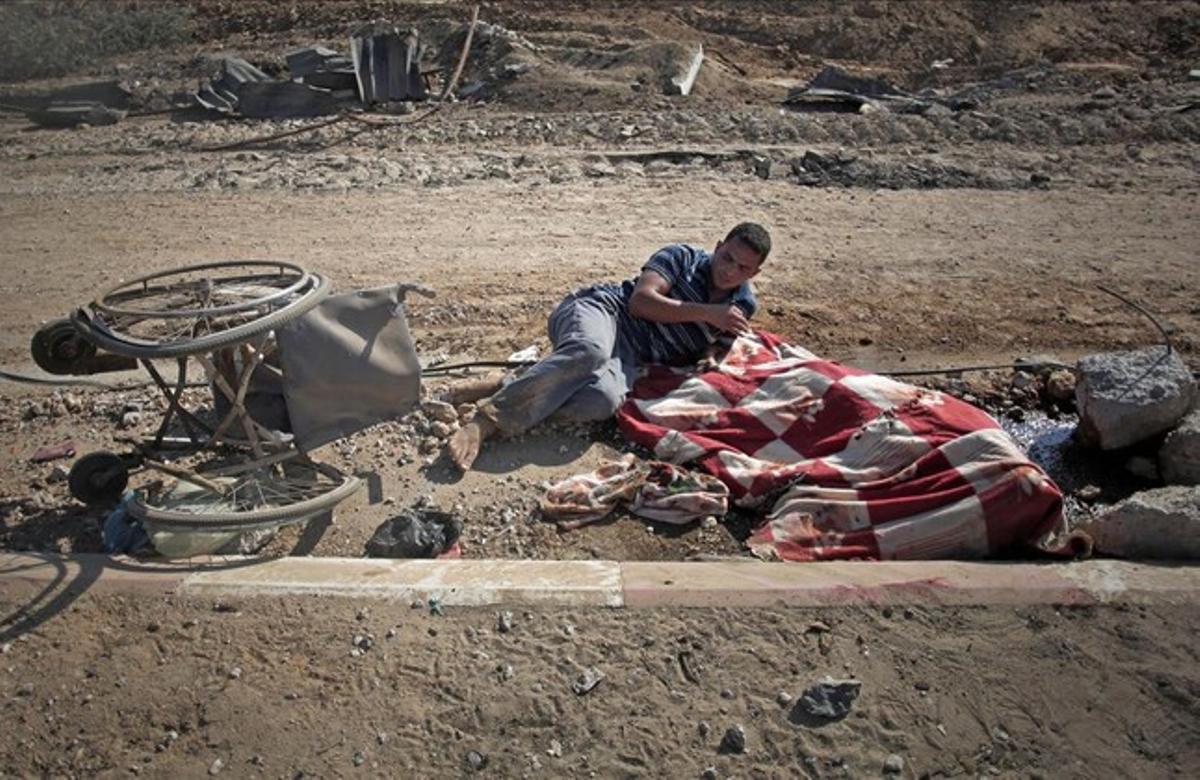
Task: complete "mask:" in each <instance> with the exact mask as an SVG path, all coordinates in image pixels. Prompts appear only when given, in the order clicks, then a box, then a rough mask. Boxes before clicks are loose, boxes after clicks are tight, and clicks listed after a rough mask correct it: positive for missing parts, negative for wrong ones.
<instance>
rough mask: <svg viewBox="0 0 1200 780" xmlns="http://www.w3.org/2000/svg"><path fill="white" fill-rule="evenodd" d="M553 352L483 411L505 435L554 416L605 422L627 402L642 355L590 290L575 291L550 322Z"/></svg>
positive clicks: (517, 379) (558, 307)
mask: <svg viewBox="0 0 1200 780" xmlns="http://www.w3.org/2000/svg"><path fill="white" fill-rule="evenodd" d="M549 331H550V342H551V344H553V345H554V350H553V351H552V352H551V353H550V354H549V355H548V356H546V357H545V358H544V359H543V360H541V361H540V362H538V363H536V364H534V365H533V366H531V367H530V368H528V369H527V370H526V371H525V372H524V373H523V374H521V375H520V376H518V377H517V378H516V379H514V380H513V381H511V382H509V383H508V384H507V385H505V386H504V387H503V388H501V389H500V391H499V392H497V393H496V394H495V395H493V396H492V397H491V399H489V400H488V401H485V402H483V403H482V404H480V411H481V412H483V413H484V414H486V415H487V416H488V417H491V418H492V419H493V420H495V421H496V424H497V425H498V426H499V427H500V430H502V431H504V432H505V433H518V432H520V431H523V430H525V429H527V428H532V427H533V426H534V425H537V424H538V423H540V422H541V421H542V420H545V419H546V418H548V417H550V416H551V415H553V416H554V417H555V418H556V419H563V420H574V421H584V420H604V419H607V418H609V417H611V416H612V415H613V414H614V413H615V412H616V411H617V408H618V407H620V405H621V403H622V402H623V401H624V400H625V394H626V393H628V392H629V389H630V388H631V387H632V386H633V380H634V379H635V378H636V372H637V359H636V355H634V353H633V350H632V349H631V348H630V347H629V346H628V345H623V344H622V343H621V342H622V341H623V340H622V339H621V338H619V337H618V333H617V315H616V314H614V313H613V312H611V311H609V309H608V308H607V307H605V305H604V304H602V303H601V302H599V301H597V300H595V299H593V298H590V297H588V296H587V295H586V294H583V295H581V294H579V293H572V294H571V295H568V296H567V297H566V298H565V299H564V300H563V301H562V303H560V304H558V306H557V307H556V308H555V309H554V311H553V313H551V315H550V323H549Z"/></svg>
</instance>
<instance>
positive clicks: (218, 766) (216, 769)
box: [208, 758, 225, 775]
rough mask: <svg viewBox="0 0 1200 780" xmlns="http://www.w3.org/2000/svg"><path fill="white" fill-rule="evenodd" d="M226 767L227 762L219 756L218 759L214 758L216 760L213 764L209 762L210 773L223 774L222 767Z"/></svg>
mask: <svg viewBox="0 0 1200 780" xmlns="http://www.w3.org/2000/svg"><path fill="white" fill-rule="evenodd" d="M224 768H225V762H224V761H222V760H221V759H219V758H218V759H214V760H213V762H212V763H211V764H209V765H208V773H209V774H210V775H219V774H221V770H222V769H224Z"/></svg>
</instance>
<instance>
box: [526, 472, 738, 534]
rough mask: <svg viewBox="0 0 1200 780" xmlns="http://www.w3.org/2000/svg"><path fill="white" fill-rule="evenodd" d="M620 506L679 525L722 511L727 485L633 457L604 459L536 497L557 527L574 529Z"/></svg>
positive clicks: (543, 510)
mask: <svg viewBox="0 0 1200 780" xmlns="http://www.w3.org/2000/svg"><path fill="white" fill-rule="evenodd" d="M622 504H626V505H628V507H629V511H630V512H632V513H633V514H635V515H638V516H640V517H645V518H648V519H650V520H658V521H660V522H664V523H674V524H677V525H682V524H684V523H690V522H691V521H693V520H696V519H699V518H701V517H706V516H708V515H724V514H725V512H726V511H727V510H728V508H729V489H728V488H727V487H726V486H725V484H724V483H722V482H721V481H720V480H719V479H716V478H715V477H712V476H710V475H708V474H703V473H700V472H694V471H686V470H684V469H681V468H679V467H678V466H675V465H673V464H670V463H663V462H661V461H640V460H638V459H637V458H635V457H634V456H633V455H626V456H625V457H623V458H621V460H616V461H608V462H605V463H603V464H602V465H601V466H600V468H598V469H596V470H595V471H592V472H589V473H587V474H577V475H575V476H573V477H568V478H567V479H564V480H563V481H561V482H559V483H557V484H555V485H553V486H551V487H550V489H549V490H547V491H546V495H545V496H544V497H543V498H542V507H541V508H542V514H543V515H545V516H546V517H548V518H551V519H553V520H557V521H558V523H559V526H560V527H562V528H579V527H580V526H583V525H587V524H588V523H594V522H595V521H597V520H600V519H602V518H604V517H605V516H606V515H608V514H609V513H610V512H612V511H613V510H614V509H616V508H617V507H618V506H620V505H622Z"/></svg>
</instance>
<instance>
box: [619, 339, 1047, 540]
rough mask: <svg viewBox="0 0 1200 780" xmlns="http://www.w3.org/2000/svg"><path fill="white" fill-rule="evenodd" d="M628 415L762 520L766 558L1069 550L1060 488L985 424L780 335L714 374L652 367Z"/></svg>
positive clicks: (633, 433)
mask: <svg viewBox="0 0 1200 780" xmlns="http://www.w3.org/2000/svg"><path fill="white" fill-rule="evenodd" d="M617 417H618V421H619V423H620V426H621V430H622V432H623V433H624V434H625V436H626V437H627V438H628V439H629V440H630V441H632V442H635V443H637V444H641V445H642V446H645V447H647V448H649V449H650V450H652V451H653V452H654V454H655V456H656V457H658V458H661V459H663V460H666V461H670V462H673V463H680V464H682V463H688V464H694V465H695V466H697V467H698V468H700V469H703V470H704V471H706V472H708V473H709V474H711V475H713V476H715V477H717V478H718V479H720V480H721V481H722V482H723V483H724V484H725V485H726V486H728V488H729V490H730V492H731V494H732V495H733V497H734V500H735V502H736V503H737V504H738V505H739V506H744V507H748V508H759V509H765V510H767V511H766V519H765V522H764V523H763V524H762V525H761V526H760V527H759V528H758V529H757V530H755V531H754V533H753V534H752V535H751V536H750V538H749V539H748V540H747V544H748V546H749V547H750V549H751V551H752V552H754V553H755V554H756V555H758V556H760V557H763V558H781V559H784V560H797V561H811V560H832V559H849V558H864V559H876V560H878V559H930V558H978V557H983V556H986V555H990V554H993V553H997V552H999V551H1001V550H1003V549H1005V548H1007V547H1010V546H1013V545H1016V544H1031V545H1036V546H1039V547H1041V548H1042V549H1044V550H1047V551H1051V552H1056V553H1063V554H1068V553H1069V552H1070V548H1069V546H1067V545H1066V544H1065V543H1064V541H1065V539H1066V529H1065V524H1064V520H1063V515H1062V494H1061V492H1060V491H1059V489H1058V487H1057V486H1056V485H1055V484H1054V483H1053V482H1052V481H1051V480H1050V478H1049V477H1048V476H1047V475H1046V474H1045V472H1043V471H1042V469H1041V468H1039V467H1038V466H1037V465H1036V464H1034V463H1033V462H1031V461H1030V460H1029V459H1028V458H1027V457H1026V456H1025V455H1024V453H1022V452H1021V450H1020V449H1019V448H1018V447H1017V445H1016V444H1015V443H1014V442H1013V441H1012V439H1011V438H1010V437H1009V436H1008V435H1007V434H1006V433H1005V432H1004V431H1003V430H1001V429H1000V426H999V425H998V424H997V423H996V421H995V420H993V419H992V418H991V417H990V416H989V415H988V414H987V413H986V412H984V411H982V410H981V409H977V408H975V407H974V406H971V405H970V404H968V403H966V402H964V401H961V400H959V399H956V398H954V397H952V396H949V395H945V394H943V393H940V392H936V391H933V390H927V389H924V388H920V387H915V386H913V385H907V384H903V383H901V382H897V381H895V380H893V379H889V378H887V377H883V376H879V375H877V374H870V373H868V372H865V371H860V370H858V369H854V368H849V367H846V366H842V365H840V364H838V363H834V362H831V361H826V360H820V359H818V358H817V357H816V356H815V355H813V354H812V353H810V352H808V351H807V350H804V349H801V348H799V347H795V346H792V345H790V344H787V343H785V342H784V341H783V340H782V339H780V338H779V337H778V336H775V335H773V334H770V333H766V332H758V333H756V334H753V335H750V336H745V337H741V338H739V339H737V340H736V341H735V342H734V344H733V346H732V347H731V349H730V350H729V352H728V354H727V355H726V356H725V358H724V359H723V360H722V361H721V363H720V364H719V365H717V366H716V368H714V369H712V370H707V371H702V372H700V373H696V372H694V371H688V370H685V369H672V368H667V367H661V366H653V367H651V368H650V369H649V371H648V374H647V375H646V376H645V377H644V378H643V379H641V380H640V381H639V382H638V383H637V384H636V385H635V386H634V388H633V391H632V392H631V393H630V396H629V399H628V400H627V401H626V402H625V404H624V405H623V406H622V407H621V409H620V410H619V411H618V413H617Z"/></svg>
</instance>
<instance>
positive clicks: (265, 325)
mask: <svg viewBox="0 0 1200 780" xmlns="http://www.w3.org/2000/svg"><path fill="white" fill-rule="evenodd" d="M413 290H416V291H418V292H421V293H422V294H425V295H431V294H432V293H430V292H429V291H428V290H425V289H423V288H421V287H418V286H412V285H403V284H401V285H391V286H388V287H382V288H377V289H372V290H359V291H354V292H349V293H344V294H338V295H334V294H331V291H330V284H329V281H328V280H327V279H325V278H324V277H322V276H320V275H318V274H314V273H310V272H307V271H305V270H304V269H303V268H301V267H299V266H297V265H295V264H292V263H286V262H271V261H231V262H218V263H208V264H204V265H197V266H191V267H186V268H179V269H174V270H170V271H163V272H159V273H154V274H150V275H147V276H143V277H140V278H138V279H134V280H132V281H129V282H124V283H122V284H119V285H117V286H116V287H113V288H112V289H110V290H107V291H106V292H103V293H102V294H101V295H99V296H98V297H97V298H96V299H95V300H94V301H93V302H91V303H90V304H87V305H86V306H83V307H82V308H80V309H78V310H77V311H75V312H74V313H73V314H71V316H70V318H69V319H67V320H58V321H55V322H52V323H50V324H49V325H47V326H45V327H43V328H42V329H41V330H39V331H38V333H37V334H36V335H35V336H34V338H33V343H32V352H33V356H34V359H35V361H36V362H37V363H38V365H39V366H41V367H42V368H43V369H45V370H47V371H49V372H51V373H55V374H90V373H97V372H102V371H113V370H124V369H129V368H133V367H135V366H137V365H141V366H142V367H143V368H144V369H145V370H146V372H147V373H149V375H150V378H151V380H152V381H153V383H154V385H155V386H156V387H157V388H158V389H159V391H160V392H161V393H162V396H163V398H164V400H165V408H164V411H163V414H162V420H161V422H160V424H159V425H158V428H157V431H156V432H155V433H154V434H153V436H151V437H148V438H146V439H144V440H135V441H133V442H131V443H132V444H133V447H134V449H133V451H132V452H128V453H123V454H116V453H111V452H96V453H91V454H88V455H85V456H83V457H81V458H80V459H78V460H77V461H76V462H75V464H74V465H73V466H72V468H71V471H70V476H69V480H68V484H69V486H70V489H71V493H72V495H74V496H75V497H76V498H78V499H79V500H81V501H83V502H85V503H112V502H115V501H116V500H118V499H119V498H120V497H121V496H122V494H124V493H125V491H126V488H127V486H128V484H129V481H130V477H131V475H134V474H137V475H140V476H141V477H142V478H141V479H139V480H138V487H137V490H136V491H134V494H133V496H132V498H131V499H129V500H127V501H126V502H125V506H126V510H127V511H128V512H129V514H131V515H132V516H133V517H135V518H137V519H138V520H140V521H142V523H143V525H144V526H146V528H147V530H148V531H149V532H151V533H153V532H154V531H164V532H185V533H186V532H191V533H195V532H242V531H248V530H257V529H262V528H270V527H276V526H280V525H284V524H289V523H297V522H303V521H306V520H308V519H309V518H311V517H313V516H315V515H317V514H319V513H322V512H324V511H327V510H329V509H331V508H332V507H333V506H334V505H336V504H337V503H338V502H340V501H342V500H343V499H345V498H346V497H348V496H349V495H350V494H351V493H353V492H354V491H355V490H356V489H357V488H358V486H359V484H360V481H359V480H358V479H357V478H356V477H354V476H352V475H348V474H343V473H342V472H340V471H339V470H338V469H336V468H334V467H332V466H330V465H327V464H323V463H318V462H316V461H314V460H313V459H312V458H310V457H309V454H308V453H309V452H311V451H312V450H314V449H316V448H318V447H320V446H322V445H324V444H327V443H329V442H332V441H335V440H337V439H339V438H342V437H344V436H348V435H350V434H352V433H354V432H356V431H358V430H362V429H363V428H366V427H368V426H370V425H373V424H374V423H376V422H378V421H380V420H384V419H389V418H392V417H396V416H399V415H402V414H404V413H405V412H406V411H408V410H409V409H411V408H412V407H413V406H414V405H415V404H416V403H418V402H419V399H420V384H421V367H420V363H419V361H418V359H417V355H416V352H415V350H414V349H413V345H412V339H411V336H410V334H409V331H408V324H407V320H406V317H405V310H404V300H405V295H406V293H408V292H410V291H413ZM172 368H173V370H174V376H171V369H172ZM197 369H198V370H199V372H202V375H203V377H204V382H203V386H205V387H207V388H209V389H210V390H211V401H212V403H211V404H200V405H197V404H195V394H189V391H188V389H189V388H190V387H196V386H197V385H196V383H194V382H192V383H189V372H190V375H191V377H193V378H196V377H198V376H199V373H198V371H197ZM187 400H191V401H192V402H193V403H192V408H188V404H187V403H186V401H187Z"/></svg>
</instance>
